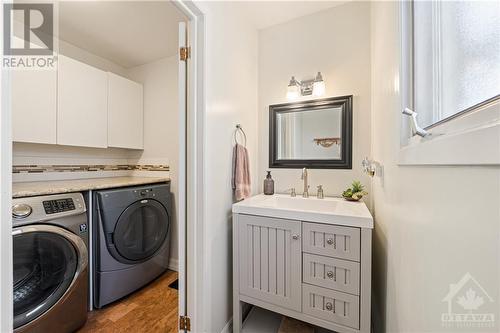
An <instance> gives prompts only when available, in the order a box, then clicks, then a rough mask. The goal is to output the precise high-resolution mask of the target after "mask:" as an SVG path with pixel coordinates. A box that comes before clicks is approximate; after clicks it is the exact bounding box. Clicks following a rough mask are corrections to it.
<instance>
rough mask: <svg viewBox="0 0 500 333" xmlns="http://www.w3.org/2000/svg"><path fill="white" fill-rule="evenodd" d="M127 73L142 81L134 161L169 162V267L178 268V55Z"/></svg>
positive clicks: (130, 76)
mask: <svg viewBox="0 0 500 333" xmlns="http://www.w3.org/2000/svg"><path fill="white" fill-rule="evenodd" d="M127 76H128V77H129V78H130V79H132V80H134V81H136V82H141V83H142V84H143V89H144V150H143V151H142V152H140V153H139V154H138V156H137V159H133V160H134V164H167V165H169V166H170V172H169V173H170V179H171V182H170V186H171V187H170V189H171V191H172V194H173V195H174V201H173V202H172V209H173V212H172V213H173V216H172V222H173V224H172V233H171V235H172V238H171V240H172V242H171V246H170V258H171V267H172V268H177V260H178V257H179V256H178V239H177V225H178V221H177V212H176V211H175V207H176V201H177V199H178V197H177V196H178V193H179V192H178V176H177V175H178V170H177V168H178V165H179V109H178V91H179V88H178V65H177V56H171V57H167V58H163V59H160V60H157V61H155V62H152V63H149V64H145V65H142V66H138V67H134V68H131V69H130V70H128V72H127Z"/></svg>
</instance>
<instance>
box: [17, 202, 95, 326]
mask: <svg viewBox="0 0 500 333" xmlns="http://www.w3.org/2000/svg"><path fill="white" fill-rule="evenodd" d="M12 202H13V206H12V217H13V219H12V224H13V229H12V241H13V254H14V255H13V268H14V277H13V278H14V279H13V282H14V288H13V289H14V290H13V292H14V296H13V300H14V332H15V333H20V332H61V333H67V332H74V331H75V330H77V329H78V328H79V327H81V326H83V325H84V323H85V321H86V320H87V310H88V281H89V276H88V252H87V243H88V231H87V230H88V228H87V214H86V207H85V202H84V199H83V196H82V194H80V193H68V194H58V195H47V196H35V197H27V198H16V199H13V200H12Z"/></svg>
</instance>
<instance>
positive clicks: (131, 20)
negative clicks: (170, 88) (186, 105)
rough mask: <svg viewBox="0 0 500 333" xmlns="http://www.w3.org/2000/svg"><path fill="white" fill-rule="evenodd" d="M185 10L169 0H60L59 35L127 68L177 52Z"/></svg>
mask: <svg viewBox="0 0 500 333" xmlns="http://www.w3.org/2000/svg"><path fill="white" fill-rule="evenodd" d="M185 20H186V19H185V17H184V16H183V15H182V13H181V12H180V11H179V10H178V9H177V8H176V7H175V6H174V5H173V4H172V3H171V2H169V1H154V2H153V1H61V2H59V37H60V39H62V40H64V41H66V42H68V43H70V44H73V45H75V46H77V47H79V48H82V49H84V50H87V51H89V52H91V53H93V54H95V55H98V56H100V57H103V58H105V59H108V60H111V61H113V62H114V63H116V64H118V65H121V66H122V67H125V68H131V67H135V66H139V65H143V64H146V63H149V62H152V61H155V60H158V59H161V58H164V57H167V56H172V55H174V54H176V53H177V39H178V23H179V22H180V21H185Z"/></svg>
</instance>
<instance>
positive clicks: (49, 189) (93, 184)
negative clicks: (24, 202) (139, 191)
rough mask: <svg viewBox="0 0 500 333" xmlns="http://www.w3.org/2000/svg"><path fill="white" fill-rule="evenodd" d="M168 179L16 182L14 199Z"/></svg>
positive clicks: (13, 191)
mask: <svg viewBox="0 0 500 333" xmlns="http://www.w3.org/2000/svg"><path fill="white" fill-rule="evenodd" d="M168 181H170V178H168V177H155V178H153V177H103V178H86V179H68V180H52V181H41V182H16V183H13V184H12V197H14V198H20V197H31V196H35V195H47V194H58V193H69V192H82V191H88V190H102V189H106V188H114V187H125V186H134V185H143V184H153V183H164V182H168Z"/></svg>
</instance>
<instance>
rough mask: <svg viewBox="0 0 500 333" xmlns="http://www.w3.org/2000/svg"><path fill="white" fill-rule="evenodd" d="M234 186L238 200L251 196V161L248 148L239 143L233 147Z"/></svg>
mask: <svg viewBox="0 0 500 333" xmlns="http://www.w3.org/2000/svg"><path fill="white" fill-rule="evenodd" d="M232 186H233V191H234V197H235V198H236V201H240V200H243V199H246V198H248V197H249V196H250V192H251V186H250V162H249V159H248V150H247V149H246V148H245V147H244V146H242V145H240V144H238V143H237V144H236V145H235V146H234V148H233V177H232Z"/></svg>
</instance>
